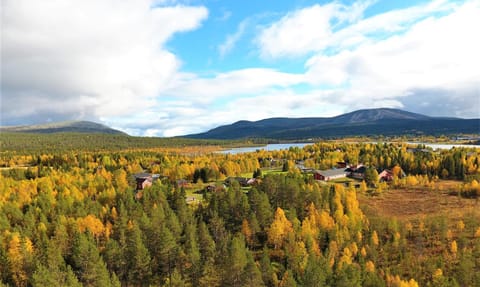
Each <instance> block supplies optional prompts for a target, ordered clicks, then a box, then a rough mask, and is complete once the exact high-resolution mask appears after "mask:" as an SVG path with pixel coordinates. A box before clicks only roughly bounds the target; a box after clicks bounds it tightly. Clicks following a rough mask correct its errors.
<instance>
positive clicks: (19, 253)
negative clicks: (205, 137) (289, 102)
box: [0, 135, 480, 287]
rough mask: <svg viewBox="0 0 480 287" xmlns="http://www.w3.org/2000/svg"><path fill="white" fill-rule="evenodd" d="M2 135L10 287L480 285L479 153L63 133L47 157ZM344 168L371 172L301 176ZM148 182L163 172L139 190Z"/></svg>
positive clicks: (0, 258) (0, 265)
mask: <svg viewBox="0 0 480 287" xmlns="http://www.w3.org/2000/svg"><path fill="white" fill-rule="evenodd" d="M3 136H4V135H2V144H3V148H2V151H1V152H0V167H1V172H0V286H269V287H274V286H275V287H277V286H278V287H287V286H480V211H479V207H480V204H479V203H478V197H479V196H480V185H479V181H480V149H478V148H452V149H450V150H433V149H431V148H428V147H425V146H422V145H419V146H412V145H407V144H405V143H349V142H340V141H324V142H317V143H315V144H313V143H312V144H311V145H307V146H305V147H304V148H303V149H301V148H290V149H286V150H279V151H264V150H257V151H256V152H251V153H242V154H222V153H218V152H217V151H219V150H220V149H222V142H202V141H198V140H180V139H179V140H178V142H176V141H175V140H169V141H168V142H166V143H164V144H163V145H159V144H157V143H153V142H152V143H150V144H148V145H143V146H142V145H139V144H137V143H130V144H129V143H120V142H117V143H115V142H113V141H112V142H109V140H111V139H112V138H113V136H109V137H107V136H105V137H102V136H97V137H99V138H101V139H102V140H104V141H105V142H102V143H100V144H99V147H98V148H97V149H92V148H89V147H85V146H87V145H88V144H86V145H85V146H82V145H77V146H75V145H72V146H70V145H69V144H68V142H69V141H70V140H71V138H70V139H69V138H68V136H64V135H63V136H62V135H60V136H59V137H66V138H64V139H62V140H64V141H65V143H66V144H65V145H63V147H61V148H58V149H56V148H51V149H43V150H42V149H40V148H38V149H37V148H35V143H34V142H33V143H32V141H30V138H29V137H31V136H25V138H26V140H24V141H22V138H20V137H21V135H16V137H17V138H14V139H13V140H12V139H9V138H8V137H3ZM57 140H58V139H57ZM9 141H10V142H15V143H16V146H9V145H8V142H9ZM22 142H23V145H24V146H22ZM95 142H97V144H98V142H99V140H95ZM109 145H111V146H115V148H111V149H109V148H108V147H109ZM339 162H345V163H351V164H359V163H362V164H363V165H364V166H365V167H367V172H366V174H365V178H363V179H351V178H341V179H336V180H332V181H319V180H315V179H314V177H313V175H312V173H311V172H305V171H302V169H300V168H299V163H301V164H302V166H303V167H305V168H308V169H311V170H328V169H332V168H335V167H337V165H338V163H339ZM384 169H389V170H391V171H392V173H393V179H392V180H389V181H384V180H381V179H380V178H379V173H380V172H381V171H382V170H384ZM140 172H141V173H151V174H156V175H158V176H159V178H158V180H155V181H153V183H152V185H151V186H149V187H146V188H145V189H143V190H136V189H137V186H136V182H135V177H134V175H135V174H137V173H140ZM238 177H245V178H254V179H255V180H254V181H253V183H252V184H249V185H245V184H243V183H241V182H239V181H237V180H236V178H238ZM180 180H182V181H181V183H180ZM405 195H408V196H405ZM399 198H401V199H399ZM423 198H426V199H428V200H425V201H421V200H422V199H423ZM389 206H390V207H389ZM430 207H431V208H432V209H428V208H430ZM393 212H397V213H395V214H394V213H393Z"/></svg>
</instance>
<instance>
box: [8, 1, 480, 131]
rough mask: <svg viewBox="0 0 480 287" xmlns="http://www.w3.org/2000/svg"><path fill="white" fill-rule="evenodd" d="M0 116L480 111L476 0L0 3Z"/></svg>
mask: <svg viewBox="0 0 480 287" xmlns="http://www.w3.org/2000/svg"><path fill="white" fill-rule="evenodd" d="M1 5H2V7H1V13H2V15H1V75H0V76H1V101H0V104H1V124H2V125H21V124H32V123H47V122H55V121H64V120H93V121H97V122H101V123H104V124H107V125H109V126H112V127H115V128H118V129H121V130H123V131H126V132H128V133H129V134H131V135H144V136H175V135H182V134H189V133H197V132H202V131H206V130H208V129H210V128H213V127H215V126H218V125H221V124H227V123H232V122H235V121H237V120H259V119H263V118H268V117H315V116H319V117H320V116H321V117H325V116H334V115H338V114H341V113H344V112H350V111H353V110H357V109H361V108H374V107H392V108H401V109H404V110H408V111H412V112H419V113H424V114H427V115H431V116H456V117H464V118H478V117H480V55H479V51H480V37H479V33H480V32H479V31H480V30H479V27H480V0H471V1H447V0H445V1H442V0H440V1H413V0H403V1H391V0H378V1H375V0H363V1H347V0H345V1H334V2H332V1H310V0H297V1H283V0H281V1H280V0H275V1H273V0H265V1H258V0H245V1H226V0H224V1H220V0H211V1H197V0H185V1H182V0H180V1H176V0H159V1H158V0H42V1H38V0H2V3H1Z"/></svg>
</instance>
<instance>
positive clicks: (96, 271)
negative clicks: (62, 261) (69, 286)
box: [72, 233, 110, 286]
mask: <svg viewBox="0 0 480 287" xmlns="http://www.w3.org/2000/svg"><path fill="white" fill-rule="evenodd" d="M72 259H73V263H74V271H75V273H76V274H77V277H78V278H79V279H80V282H81V283H82V284H83V285H84V286H110V276H109V274H108V271H107V268H106V266H105V262H103V260H102V258H101V257H100V254H99V252H98V249H97V247H96V246H95V244H94V242H93V238H92V237H90V236H87V235H85V234H83V233H78V234H77V235H76V237H75V241H74V245H73V255H72Z"/></svg>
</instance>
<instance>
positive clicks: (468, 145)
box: [407, 142, 480, 150]
mask: <svg viewBox="0 0 480 287" xmlns="http://www.w3.org/2000/svg"><path fill="white" fill-rule="evenodd" d="M407 144H409V145H419V144H421V145H425V146H426V147H431V148H433V149H434V150H436V149H451V148H452V147H464V148H480V145H473V144H435V143H414V142H407Z"/></svg>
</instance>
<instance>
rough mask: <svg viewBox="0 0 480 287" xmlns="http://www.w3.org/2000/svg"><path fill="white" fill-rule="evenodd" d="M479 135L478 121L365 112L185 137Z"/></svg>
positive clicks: (268, 122) (272, 120) (265, 122)
mask: <svg viewBox="0 0 480 287" xmlns="http://www.w3.org/2000/svg"><path fill="white" fill-rule="evenodd" d="M459 133H480V119H459V118H443V117H429V116H425V115H421V114H416V113H411V112H407V111H402V110H398V109H387V108H381V109H368V110H358V111H354V112H351V113H347V114H343V115H339V116H336V117H330V118H270V119H264V120H260V121H255V122H251V121H239V122H236V123H233V124H231V125H225V126H220V127H217V128H214V129H212V130H210V131H208V132H205V133H200V134H194V135H187V136H186V137H189V138H204V139H239V138H255V137H260V138H272V139H306V138H332V137H345V136H358V135H362V136H370V135H386V136H394V135H405V134H413V135H414V134H426V135H440V134H444V135H445V134H459Z"/></svg>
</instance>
